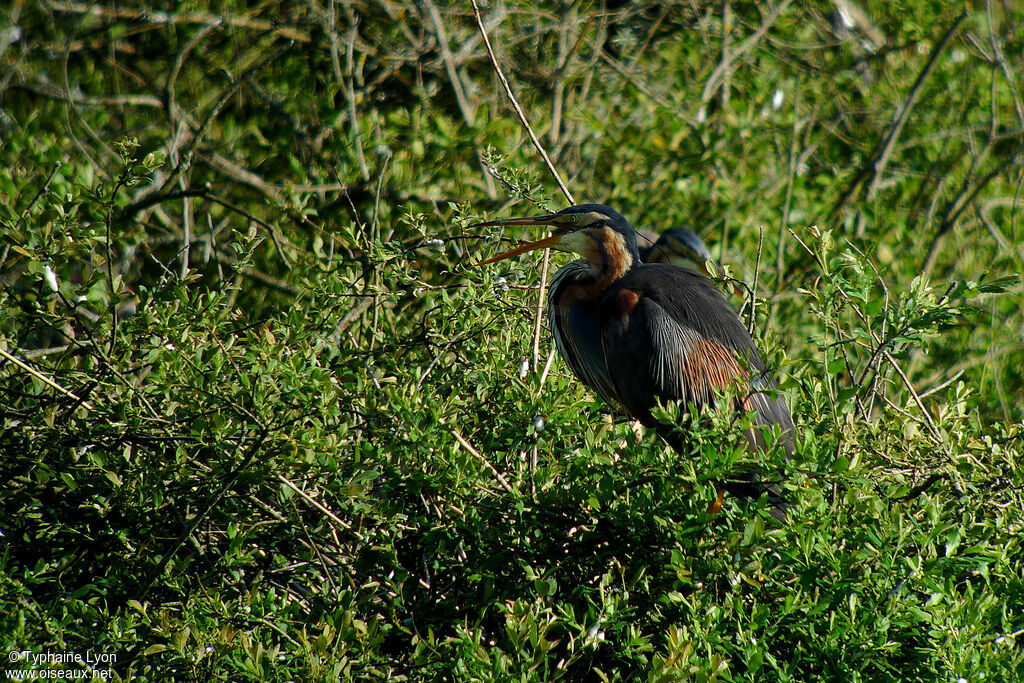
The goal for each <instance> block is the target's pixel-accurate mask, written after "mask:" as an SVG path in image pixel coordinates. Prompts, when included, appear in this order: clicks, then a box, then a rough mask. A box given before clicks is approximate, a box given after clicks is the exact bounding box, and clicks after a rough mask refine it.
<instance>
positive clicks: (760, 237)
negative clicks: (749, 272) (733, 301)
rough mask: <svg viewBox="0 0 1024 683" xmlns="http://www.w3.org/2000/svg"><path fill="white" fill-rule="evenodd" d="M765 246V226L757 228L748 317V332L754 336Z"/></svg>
mask: <svg viewBox="0 0 1024 683" xmlns="http://www.w3.org/2000/svg"><path fill="white" fill-rule="evenodd" d="M763 247H764V226H763V225H761V226H758V229H757V260H756V261H754V282H753V284H752V285H750V317H749V318H747V333H748V334H750V335H751V336H753V334H754V326H755V324H756V319H755V317H754V308H755V307H756V306H757V276H758V273H759V271H760V270H761V249H762V248H763Z"/></svg>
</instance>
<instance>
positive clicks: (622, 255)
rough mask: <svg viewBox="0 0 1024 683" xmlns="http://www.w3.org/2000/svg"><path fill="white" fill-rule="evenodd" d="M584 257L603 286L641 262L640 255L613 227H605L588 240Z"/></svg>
mask: <svg viewBox="0 0 1024 683" xmlns="http://www.w3.org/2000/svg"><path fill="white" fill-rule="evenodd" d="M583 257H584V258H585V259H586V260H587V263H588V264H589V265H590V274H591V275H592V276H593V278H594V279H595V280H596V281H597V282H598V283H600V284H601V285H603V286H607V285H609V284H611V283H612V282H615V281H616V280H618V279H619V278H621V277H622V276H624V275H625V274H626V273H628V272H629V271H630V270H631V269H632V268H633V267H635V266H636V265H638V264H639V262H640V257H639V255H638V254H637V253H636V250H635V249H630V248H629V245H628V244H626V240H625V239H623V238H622V236H621V235H619V233H617V232H615V231H614V230H612V229H611V228H604V229H603V230H602V231H601V232H600V233H598V234H597V235H595V236H594V237H593V238H591V239H589V240H588V241H587V249H586V253H585V254H583Z"/></svg>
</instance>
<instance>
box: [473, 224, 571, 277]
mask: <svg viewBox="0 0 1024 683" xmlns="http://www.w3.org/2000/svg"><path fill="white" fill-rule="evenodd" d="M492 225H551V226H556V227H560V228H561V229H559V230H555V232H554V233H553V234H552V235H551V236H550V237H545V238H544V239H541V240H536V241H534V242H523V243H522V244H520V245H519V246H517V247H515V248H514V249H509V250H508V251H506V252H503V253H501V254H498V255H497V256H492V257H491V258H489V259H487V260H486V261H481V262H480V263H478V264H477V265H478V266H485V265H487V264H488V263H494V262H495V261H504V260H505V259H507V258H512V257H513V256H518V255H519V254H525V253H526V252H528V251H535V250H537V249H544V248H546V247H553V246H555V245H557V244H558V243H559V242H560V241H561V239H562V237H563V236H564V235H565V233H566V230H565V226H563V225H561V224H560V223H558V222H557V219H556V216H555V214H548V215H545V216H530V217H529V218H506V219H505V220H500V221H486V222H484V223H475V224H473V225H470V226H468V227H470V228H485V227H488V226H492Z"/></svg>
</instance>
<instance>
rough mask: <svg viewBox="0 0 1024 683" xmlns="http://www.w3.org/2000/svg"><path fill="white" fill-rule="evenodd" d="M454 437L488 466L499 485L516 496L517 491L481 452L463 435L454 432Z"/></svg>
mask: <svg viewBox="0 0 1024 683" xmlns="http://www.w3.org/2000/svg"><path fill="white" fill-rule="evenodd" d="M452 436H454V437H455V440H456V441H458V442H459V444H460V445H461V446H462V447H463V448H465V449H466V450H467V451H469V452H470V454H471V455H473V456H475V457H476V458H478V459H479V460H480V462H482V463H483V464H484V465H486V466H487V469H489V470H490V471H491V472H493V473H494V476H495V477H497V478H498V483H499V484H501V485H502V486H503V487H504V488H505V490H506V491H508V492H509V493H511V494H515V489H513V488H512V485H511V484H509V483H508V480H507V479H505V477H503V476H502V474H501V472H499V471H498V470H497V469H495V468H494V465H492V464H491V463H490V461H489V460H487V458H485V457H484V456H483V455H481V454H480V451H478V450H477V449H475V448H473V445H472V444H471V443H469V442H468V441H466V440H465V439H464V438H462V435H461V434H459V433H458V432H454V431H453V432H452Z"/></svg>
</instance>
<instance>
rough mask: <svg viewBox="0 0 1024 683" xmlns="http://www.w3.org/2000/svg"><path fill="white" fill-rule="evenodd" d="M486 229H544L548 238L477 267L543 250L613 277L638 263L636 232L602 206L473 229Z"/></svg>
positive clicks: (585, 206)
mask: <svg viewBox="0 0 1024 683" xmlns="http://www.w3.org/2000/svg"><path fill="white" fill-rule="evenodd" d="M487 225H547V226H550V227H551V236H550V237H546V238H544V239H541V240H536V241H534V242H525V243H523V244H520V245H519V246H517V247H516V248H514V249H510V250H509V251H506V252H504V253H502V254H498V255H497V256H494V257H492V258H489V259H487V260H486V261H482V262H481V264H486V263H494V262H495V261H501V260H502V259H507V258H510V257H512V256H515V255H517V254H523V253H526V252H528V251H534V250H536V249H543V248H545V247H550V248H552V249H557V250H559V251H571V252H575V253H577V254H579V255H581V256H583V257H584V258H585V259H587V261H589V262H590V266H591V268H593V269H594V270H598V271H601V272H602V273H605V274H613V275H615V276H621V275H622V274H623V273H625V272H626V271H627V270H629V269H630V268H632V267H633V266H635V265H637V264H639V263H640V254H639V252H638V251H637V244H636V230H634V229H633V226H632V225H630V224H629V221H627V220H626V219H625V218H623V217H622V215H621V214H619V212H618V211H616V210H615V209H612V208H609V207H607V206H605V205H604V204H577V205H576V206H570V207H569V208H567V209H562V210H561V211H556V212H555V213H549V214H547V215H544V216H531V217H529V218H507V219H505V220H500V221H487V222H485V223H477V225H476V226H473V227H482V226H487Z"/></svg>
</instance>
